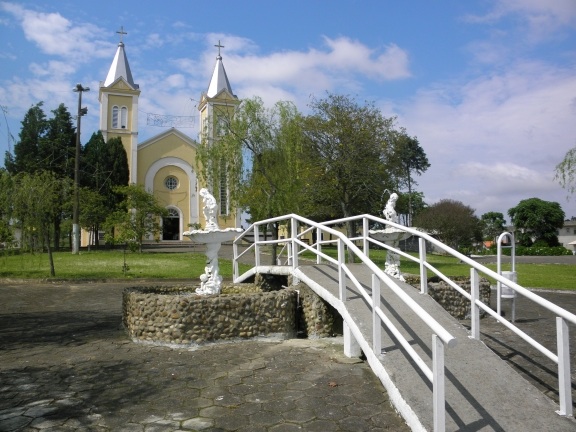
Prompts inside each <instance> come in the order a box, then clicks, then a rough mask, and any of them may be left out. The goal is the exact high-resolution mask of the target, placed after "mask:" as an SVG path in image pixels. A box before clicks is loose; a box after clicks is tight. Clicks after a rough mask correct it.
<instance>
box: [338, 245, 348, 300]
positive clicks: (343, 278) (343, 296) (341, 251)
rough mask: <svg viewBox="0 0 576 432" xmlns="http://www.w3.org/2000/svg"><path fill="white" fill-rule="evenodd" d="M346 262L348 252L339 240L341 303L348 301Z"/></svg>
mask: <svg viewBox="0 0 576 432" xmlns="http://www.w3.org/2000/svg"><path fill="white" fill-rule="evenodd" d="M345 262H346V250H345V248H344V242H343V241H342V239H340V238H339V239H338V290H339V292H340V301H343V302H344V301H346V272H345V271H344V263H345Z"/></svg>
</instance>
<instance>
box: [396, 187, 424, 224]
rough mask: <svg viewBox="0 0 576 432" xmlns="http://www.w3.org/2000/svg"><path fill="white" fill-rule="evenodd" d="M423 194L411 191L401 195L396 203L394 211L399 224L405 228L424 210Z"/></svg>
mask: <svg viewBox="0 0 576 432" xmlns="http://www.w3.org/2000/svg"><path fill="white" fill-rule="evenodd" d="M426 206H427V205H426V203H425V202H424V193H423V192H416V191H412V192H411V193H401V194H400V195H399V196H398V201H397V202H396V211H397V212H398V217H399V219H400V223H401V224H402V225H406V226H412V220H413V219H414V217H416V216H417V215H419V214H420V213H421V212H422V211H423V210H424V209H425V208H426Z"/></svg>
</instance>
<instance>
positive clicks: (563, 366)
mask: <svg viewBox="0 0 576 432" xmlns="http://www.w3.org/2000/svg"><path fill="white" fill-rule="evenodd" d="M556 339H557V341H558V342H557V344H558V395H559V396H560V410H558V411H557V413H558V414H560V415H563V416H567V417H571V416H572V412H573V408H572V381H571V377H570V339H569V330H568V323H567V322H566V320H565V319H564V318H562V317H556Z"/></svg>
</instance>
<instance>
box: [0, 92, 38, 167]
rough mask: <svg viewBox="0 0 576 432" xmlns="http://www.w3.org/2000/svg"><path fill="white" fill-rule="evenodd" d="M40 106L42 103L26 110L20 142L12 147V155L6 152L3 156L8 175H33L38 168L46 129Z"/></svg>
mask: <svg viewBox="0 0 576 432" xmlns="http://www.w3.org/2000/svg"><path fill="white" fill-rule="evenodd" d="M42 105H43V102H38V103H37V104H36V105H34V106H32V107H31V108H30V109H29V110H28V112H27V113H26V115H25V116H24V120H22V129H21V130H20V134H19V137H20V140H19V141H18V142H17V143H16V144H15V145H14V155H11V154H10V153H8V152H6V154H5V158H4V166H5V167H6V170H8V172H9V173H10V174H17V173H20V172H28V173H33V172H35V171H37V170H38V169H39V168H40V160H39V148H40V141H41V140H42V138H44V137H45V135H46V131H47V129H48V121H47V120H46V114H44V111H43V110H42Z"/></svg>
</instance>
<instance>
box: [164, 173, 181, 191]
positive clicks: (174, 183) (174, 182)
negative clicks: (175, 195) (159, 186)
mask: <svg viewBox="0 0 576 432" xmlns="http://www.w3.org/2000/svg"><path fill="white" fill-rule="evenodd" d="M164 184H165V185H166V187H167V188H168V189H170V190H174V189H176V188H177V187H178V179H177V178H176V177H173V176H170V177H167V178H166V180H164Z"/></svg>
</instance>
